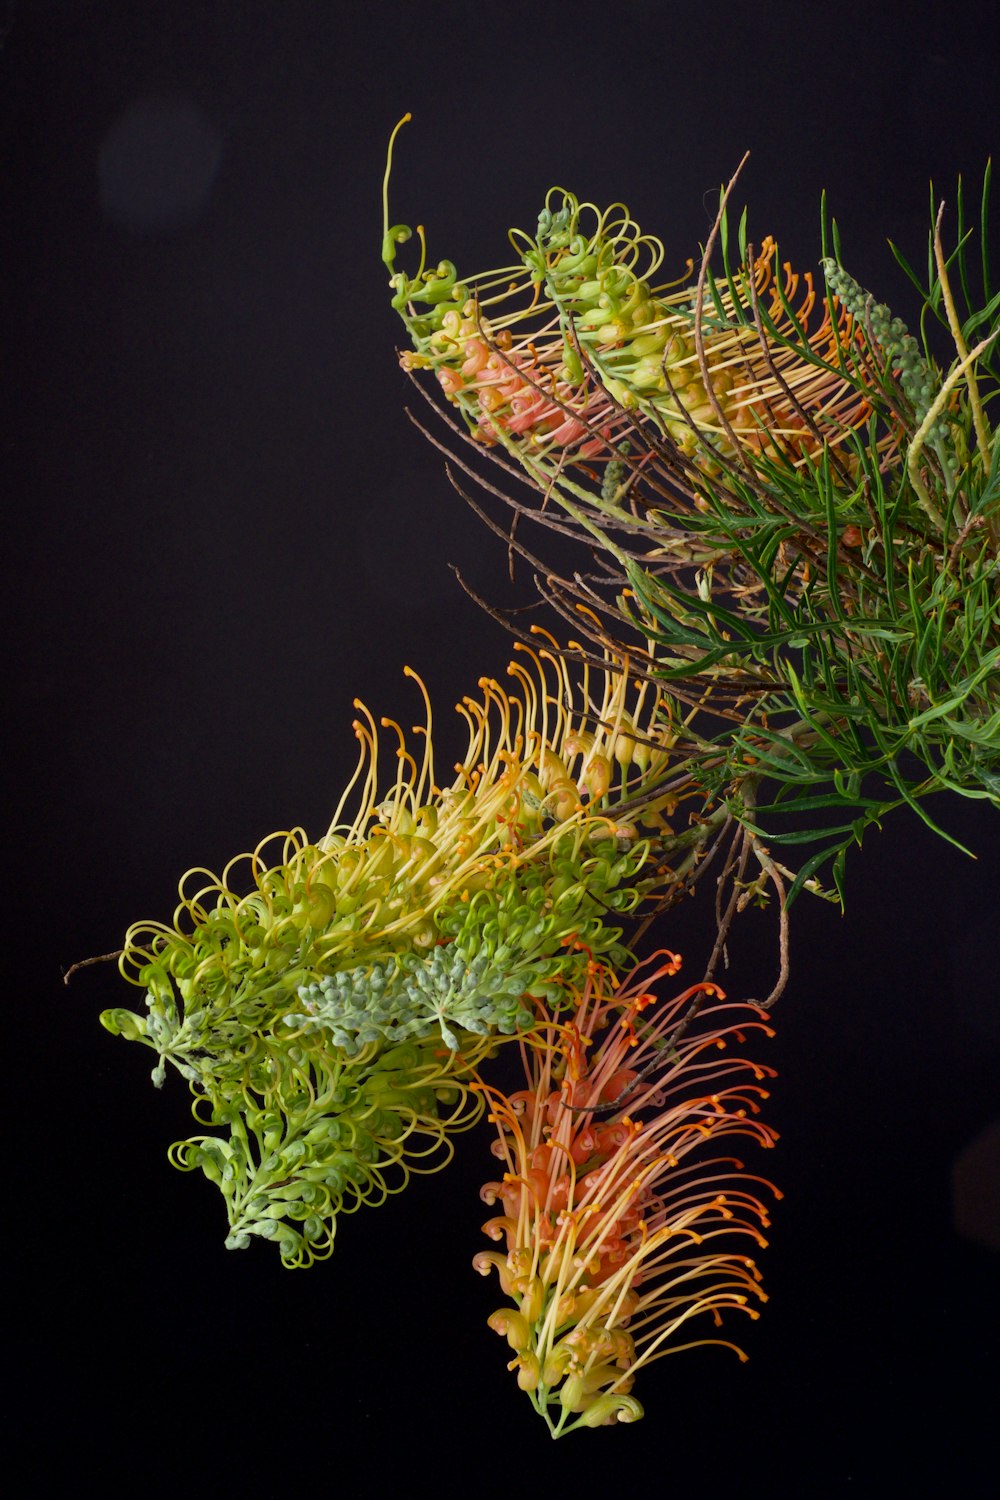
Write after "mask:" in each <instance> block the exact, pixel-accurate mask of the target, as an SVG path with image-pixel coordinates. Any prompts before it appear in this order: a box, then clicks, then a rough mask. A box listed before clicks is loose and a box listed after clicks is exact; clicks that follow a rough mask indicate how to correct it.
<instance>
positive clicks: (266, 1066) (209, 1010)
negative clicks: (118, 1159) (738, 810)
mask: <svg viewBox="0 0 1000 1500" xmlns="http://www.w3.org/2000/svg"><path fill="white" fill-rule="evenodd" d="M545 641H546V644H544V645H542V647H541V649H539V650H532V649H530V648H528V647H527V646H524V645H520V646H519V647H518V648H517V656H516V658H515V660H514V661H512V663H511V665H510V669H509V670H510V675H511V677H512V679H513V684H514V686H513V688H512V690H510V691H508V690H506V689H504V688H503V687H501V686H500V684H499V683H498V682H495V681H493V680H491V679H487V678H483V679H481V680H480V684H479V687H480V696H479V697H478V698H471V697H469V698H466V699H464V700H463V702H462V703H461V704H460V705H459V712H460V713H461V715H462V716H463V717H464V719H465V721H466V724H467V727H468V732H469V742H468V748H467V751H466V754H465V756H464V758H463V760H462V761H461V762H460V763H459V764H458V765H457V766H456V768H455V776H454V780H453V781H452V782H451V783H450V785H447V786H445V787H443V788H442V787H441V786H439V785H438V784H437V780H436V774H435V768H434V752H433V736H432V713H431V705H430V702H429V699H428V696H427V693H426V690H425V689H424V687H423V684H422V683H420V680H419V678H416V676H415V674H413V673H410V675H411V676H413V677H414V680H415V681H416V682H417V683H418V685H419V687H420V690H421V692H422V695H423V701H424V709H425V722H424V724H423V726H421V727H420V728H418V730H417V731H416V735H417V748H416V749H414V748H412V747H411V743H410V742H408V741H407V738H406V736H405V734H404V733H403V731H402V729H401V728H400V726H399V725H397V724H395V723H394V722H392V721H391V720H386V719H383V720H382V721H381V724H380V725H377V724H376V722H375V720H374V718H373V717H372V715H371V714H370V713H369V712H368V710H367V709H365V708H364V706H363V705H362V704H360V703H358V704H357V705H356V706H357V707H358V709H359V717H358V719H357V720H356V721H355V725H354V728H355V733H356V735H357V737H358V739H359V741H360V757H359V761H358V766H357V769H356V771H355V774H354V776H353V778H352V780H351V782H350V784H349V786H348V787H347V789H346V790H345V792H344V795H343V797H342V798H341V801H340V804H339V805H338V807H337V810H336V813H335V815H334V818H333V822H332V824H331V826H330V829H329V830H328V831H327V833H326V834H325V835H324V836H323V837H322V838H321V839H319V840H317V841H316V842H310V841H309V840H308V839H307V838H306V836H305V834H304V833H302V832H301V831H295V832H292V833H289V834H277V835H274V836H273V838H272V839H271V840H266V841H265V842H264V843H263V844H262V845H261V846H259V848H258V849H257V850H256V851H255V852H254V853H253V854H252V855H247V856H243V857H241V858H239V859H235V860H233V861H231V862H230V864H229V865H228V866H227V867H226V869H225V870H224V871H223V873H222V874H221V876H215V875H211V874H210V873H209V872H208V871H205V870H194V871H191V872H190V873H189V874H188V875H186V876H185V877H184V879H183V880H182V881H181V885H180V898H181V899H180V904H179V905H178V908H177V911H176V913H175V915H174V920H173V922H172V923H170V924H164V923H160V922H140V923H137V924H136V925H134V926H133V927H131V928H130V929H129V931H128V934H127V936H126V942H125V948H124V950H123V952H122V954H121V960H120V966H121V969H122V972H123V974H124V975H125V977H126V978H127V979H129V980H130V981H131V982H132V983H134V984H137V985H139V986H140V987H141V988H142V989H143V990H144V991H145V995H146V1008H145V1012H144V1013H137V1012H133V1011H129V1010H124V1009H120V1008H116V1009H113V1010H110V1011H106V1012H105V1013H104V1015H103V1016H102V1021H103V1022H104V1024H105V1026H106V1027H107V1028H108V1029H109V1030H110V1031H112V1032H115V1033H117V1034H119V1035H123V1036H125V1037H127V1038H130V1039H132V1040H137V1041H140V1042H142V1043H144V1044H145V1045H147V1046H149V1047H151V1048H152V1049H153V1050H154V1051H155V1052H156V1053H157V1055H158V1062H157V1066H156V1069H155V1070H154V1073H153V1078H154V1081H155V1082H156V1083H157V1084H158V1085H159V1084H161V1083H162V1082H163V1079H164V1076H165V1069H166V1065H167V1064H168V1063H169V1064H171V1065H172V1066H173V1067H174V1068H176V1069H177V1070H178V1072H180V1073H181V1075H182V1076H183V1077H184V1078H185V1079H186V1080H187V1081H188V1083H189V1085H190V1087H191V1089H192V1092H193V1094H194V1097H195V1112H196V1115H197V1118H198V1119H199V1120H200V1121H202V1122H203V1123H205V1124H210V1125H212V1126H213V1127H217V1129H218V1130H219V1131H220V1132H221V1133H220V1134H219V1135H216V1136H211V1137H209V1136H198V1137H196V1138H194V1139H193V1140H190V1141H185V1142H181V1143H179V1144H178V1145H176V1146H175V1147H174V1148H173V1150H172V1153H171V1155H172V1160H173V1161H174V1162H175V1163H176V1164H177V1165H179V1166H184V1167H186V1168H190V1167H195V1166H197V1167H200V1168H201V1169H202V1170H203V1171H204V1172H205V1174H206V1175H207V1176H208V1177H209V1178H210V1179H211V1180H213V1181H215V1182H217V1184H218V1185H219V1186H220V1188H221V1190H222V1192H223V1194H224V1195H225V1197H226V1202H227V1208H228V1210H229V1217H230V1236H229V1240H228V1242H227V1243H229V1244H230V1245H231V1246H233V1247H241V1246H243V1245H245V1244H246V1243H247V1239H248V1236H250V1235H253V1234H258V1235H263V1236H264V1237H269V1238H276V1239H277V1240H278V1241H279V1243H280V1246H281V1249H282V1254H283V1256H284V1258H285V1259H286V1261H288V1262H289V1263H290V1264H303V1263H307V1262H308V1261H309V1260H310V1259H312V1258H315V1256H316V1255H318V1254H323V1253H326V1251H328V1249H329V1247H330V1245H331V1244H332V1237H333V1232H334V1225H335V1221H336V1217H337V1214H338V1213H339V1212H342V1211H343V1209H344V1205H345V1202H347V1201H348V1199H350V1200H351V1201H352V1202H355V1203H357V1202H371V1201H377V1200H378V1199H380V1198H381V1197H382V1196H384V1194H385V1192H387V1191H390V1190H394V1189H392V1188H391V1187H390V1186H389V1184H390V1182H395V1184H396V1185H397V1186H402V1185H403V1183H404V1182H405V1180H406V1178H407V1176H408V1174H409V1173H410V1172H411V1171H413V1170H427V1166H426V1162H427V1160H429V1159H433V1160H441V1161H442V1162H443V1161H444V1160H445V1159H447V1157H448V1155H449V1154H450V1146H449V1145H448V1141H449V1138H450V1135H451V1134H452V1133H453V1132H454V1131H455V1130H457V1129H462V1128H464V1127H465V1126H466V1125H467V1124H469V1123H471V1121H472V1119H473V1118H474V1117H475V1114H476V1112H477V1109H478V1107H479V1106H478V1101H477V1100H476V1099H475V1098H474V1097H473V1096H470V1095H469V1093H468V1088H467V1080H468V1078H469V1077H470V1070H471V1069H472V1068H474V1067H475V1066H477V1065H478V1064H479V1062H481V1061H482V1059H483V1058H484V1057H485V1056H487V1055H488V1054H489V1053H490V1052H491V1050H492V1049H493V1048H494V1047H495V1045H496V1043H497V1040H498V1039H499V1038H501V1037H503V1036H511V1035H514V1034H516V1033H517V1032H518V1031H520V1030H522V1029H523V1028H524V1027H525V1026H527V1025H531V1024H532V1023H533V1016H534V1005H535V1003H536V1001H537V1000H538V999H539V998H545V999H546V1000H547V1001H548V1002H549V1003H550V1004H551V1005H554V1006H556V1007H558V1005H559V1003H560V997H561V995H562V994H563V993H564V991H565V988H566V986H567V985H571V984H572V983H573V982H574V981H575V980H576V979H577V978H578V976H579V972H580V971H581V969H582V966H583V964H584V960H583V958H582V957H581V956H580V953H579V950H577V949H576V948H574V947H568V946H567V944H568V943H569V942H570V940H579V941H584V942H586V943H587V945H588V946H589V948H590V949H592V950H593V951H594V952H595V953H598V954H600V955H601V956H602V957H604V958H606V959H607V960H608V961H609V962H611V963H614V964H618V963H622V962H624V961H626V960H627V958H628V950H627V948H626V947H625V946H624V944H623V941H622V931H623V930H622V926H621V923H622V922H623V921H624V920H627V919H628V917H629V915H630V914H631V913H632V912H633V911H635V910H636V909H637V908H638V907H639V905H640V904H641V903H642V902H643V901H644V900H647V899H653V898H656V899H659V900H663V899H669V897H670V896H671V895H672V894H673V895H676V894H678V893H679V892H680V891H681V890H683V889H684V888H685V886H686V883H688V882H689V881H690V880H691V879H692V878H693V875H692V872H693V869H694V866H695V865H696V864H697V862H698V859H699V856H700V853H701V852H702V850H703V849H704V847H705V845H706V844H707V843H708V841H709V839H710V837H711V836H712V835H713V833H714V832H715V831H716V829H717V826H718V823H719V819H718V817H717V816H716V817H715V818H714V819H713V818H712V817H707V818H704V819H699V820H696V821H695V822H694V823H693V824H692V825H691V826H690V827H689V828H687V829H684V830H682V831H681V832H680V833H678V834H674V832H673V830H672V828H671V826H670V824H668V823H667V821H666V817H665V813H667V812H671V813H672V812H673V811H674V809H675V808H676V807H677V805H678V801H679V797H678V793H677V792H676V791H675V790H671V789H670V788H669V786H668V785H667V783H668V777H669V769H670V766H671V763H672V755H671V746H672V744H673V741H674V739H675V737H676V735H675V733H674V731H673V730H672V729H671V728H670V725H669V720H667V719H665V716H664V712H663V703H662V701H661V700H662V694H661V693H660V692H659V691H658V690H657V689H655V688H653V687H651V686H650V685H649V684H646V683H640V684H638V685H635V686H633V685H632V684H630V681H629V678H628V675H627V673H626V672H624V671H621V670H618V669H615V668H614V667H612V666H609V667H608V668H607V669H606V670H603V671H601V672H600V673H598V672H595V671H594V670H592V669H591V667H590V666H589V665H587V663H586V662H583V663H581V664H580V666H579V669H578V670H577V671H576V672H575V673H574V672H571V671H570V668H569V667H568V666H567V664H566V662H565V661H564V660H563V659H562V658H561V657H560V655H559V654H558V652H557V650H556V649H555V643H554V642H552V641H551V639H550V638H548V637H546V638H545ZM386 732H387V733H388V735H389V736H390V741H391V745H392V748H393V752H394V753H393V756H392V759H393V761H394V764H393V767H392V771H391V774H390V776H389V777H388V778H385V776H384V766H383V762H384V760H385V749H384V744H383V740H384V735H385V734H386ZM664 787H666V789H665V790H664ZM352 798H354V799H355V800H356V801H357V804H358V805H357V807H356V810H355V811H354V814H353V817H348V815H347V809H348V807H349V806H350V804H351V799H352ZM275 846H276V850H275V853H276V854H277V857H275V853H272V852H271V851H272V849H275ZM420 1162H423V1163H425V1165H424V1166H423V1167H419V1166H415V1165H414V1164H415V1163H420ZM317 1174H318V1175H317ZM296 1225H297V1226H298V1227H295V1226H296Z"/></svg>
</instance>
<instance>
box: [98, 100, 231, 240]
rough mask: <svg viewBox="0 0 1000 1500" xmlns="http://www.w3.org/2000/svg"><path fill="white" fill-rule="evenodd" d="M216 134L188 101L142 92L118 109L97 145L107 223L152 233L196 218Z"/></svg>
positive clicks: (212, 165) (206, 190)
mask: <svg viewBox="0 0 1000 1500" xmlns="http://www.w3.org/2000/svg"><path fill="white" fill-rule="evenodd" d="M221 160H222V137H221V135H220V134H219V132H218V131H217V130H216V128H215V127H214V125H213V124H212V123H211V121H210V120H209V119H208V117H207V116H206V115H205V114H204V113H203V111H202V110H201V109H199V107H198V105H197V104H195V103H194V102H193V100H191V99H187V98H185V97H184V96H183V95H181V94H176V95H172V94H155V95H153V94H149V95H145V96H143V97H142V98H139V99H135V100H133V101H132V103H131V104H129V105H128V106H127V108H126V109H125V110H124V111H123V113H122V114H121V115H119V117H118V119H117V120H116V121H115V123H114V124H113V125H112V126H111V128H110V130H109V131H108V133H107V135H106V136H105V137H104V140H103V142H102V143H101V148H100V152H99V155H98V163H97V170H98V180H99V184H100V195H101V207H102V208H103V210H104V212H105V214H106V215H107V217H108V218H109V219H110V220H111V222H112V223H113V224H117V225H118V226H119V227H120V228H122V229H128V230H131V231H132V232H133V233H136V234H158V233H161V232H162V231H164V230H169V229H176V228H180V227H183V226H185V225H188V224H192V223H194V222H196V220H197V219H199V218H200V217H201V214H202V212H203V210H204V208H205V205H206V204H207V202H208V200H209V197H210V196H211V192H212V186H213V184H214V182H215V177H216V173H217V172H218V169H219V163H220V161H221Z"/></svg>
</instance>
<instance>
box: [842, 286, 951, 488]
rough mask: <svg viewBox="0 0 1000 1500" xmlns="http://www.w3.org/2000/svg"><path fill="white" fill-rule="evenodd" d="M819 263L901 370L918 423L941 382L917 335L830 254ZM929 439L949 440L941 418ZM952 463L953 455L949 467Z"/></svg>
mask: <svg viewBox="0 0 1000 1500" xmlns="http://www.w3.org/2000/svg"><path fill="white" fill-rule="evenodd" d="M820 264H821V266H822V269H823V274H824V276H825V277H826V280H827V284H828V286H829V288H830V290H831V291H832V292H834V293H835V294H836V295H837V297H839V299H840V301H841V303H842V304H843V306H844V307H845V308H846V309H847V311H848V312H849V313H850V314H851V315H852V316H853V317H854V318H856V319H857V320H858V322H859V323H861V325H862V327H864V328H866V329H870V330H871V335H872V338H873V339H874V340H875V342H876V343H877V344H878V345H879V347H880V348H881V349H883V350H884V351H885V353H886V356H887V357H888V359H889V360H890V361H891V362H892V364H893V365H895V367H896V369H897V370H898V371H899V384H900V386H901V388H902V391H903V395H904V396H905V397H906V399H907V401H909V403H910V405H911V406H912V407H913V413H914V416H915V418H916V420H917V423H918V424H919V423H920V422H922V421H923V419H924V417H925V416H926V415H927V413H928V411H929V410H930V408H931V406H932V405H933V402H934V398H935V396H936V395H937V393H938V390H939V388H940V382H939V380H938V379H937V376H936V375H935V372H934V370H933V369H932V368H931V366H930V365H929V364H928V362H927V360H925V359H924V357H923V355H922V354H921V353H920V346H919V344H918V343H917V341H916V339H915V338H914V337H913V335H912V333H910V332H909V330H908V329H907V326H906V324H905V323H904V322H903V320H902V318H894V317H893V316H892V313H891V312H890V311H889V308H888V307H887V306H886V305H885V303H884V302H876V301H875V298H874V296H873V295H872V293H871V292H866V291H865V289H864V287H863V286H861V285H860V284H859V283H858V282H857V281H855V280H854V277H853V276H849V275H848V273H847V272H846V271H845V270H844V268H843V266H840V265H838V264H837V262H836V261H835V260H833V259H831V258H830V257H829V256H827V257H826V258H825V259H824V260H823V261H821V262H820ZM928 440H929V441H930V442H931V443H934V444H936V445H938V446H940V445H943V444H946V443H947V441H948V424H947V423H946V422H944V421H942V420H940V419H939V420H938V421H936V422H935V423H934V425H933V428H932V430H931V432H930V434H929V439H928ZM949 456H950V455H949ZM950 457H951V456H950ZM953 466H954V459H953V457H952V458H951V462H950V463H949V467H953Z"/></svg>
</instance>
